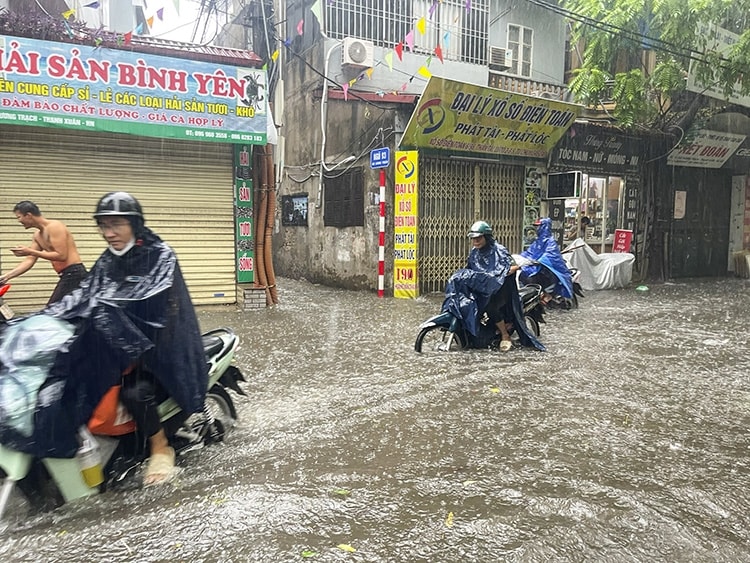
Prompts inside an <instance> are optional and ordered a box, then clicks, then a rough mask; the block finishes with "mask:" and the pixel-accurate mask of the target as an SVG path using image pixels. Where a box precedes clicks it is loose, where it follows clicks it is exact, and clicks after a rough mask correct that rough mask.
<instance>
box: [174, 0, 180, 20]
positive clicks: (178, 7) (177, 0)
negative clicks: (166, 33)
mask: <svg viewBox="0 0 750 563" xmlns="http://www.w3.org/2000/svg"><path fill="white" fill-rule="evenodd" d="M172 2H174V8H175V10H177V15H178V16H179V15H180V0H172Z"/></svg>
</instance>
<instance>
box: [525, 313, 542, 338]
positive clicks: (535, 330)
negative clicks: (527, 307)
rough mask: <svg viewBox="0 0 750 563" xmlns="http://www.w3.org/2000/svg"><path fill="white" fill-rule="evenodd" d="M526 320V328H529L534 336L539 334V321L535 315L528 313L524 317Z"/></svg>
mask: <svg viewBox="0 0 750 563" xmlns="http://www.w3.org/2000/svg"><path fill="white" fill-rule="evenodd" d="M524 320H525V321H526V328H527V329H528V330H529V332H530V333H531V334H533V335H534V336H537V337H538V336H539V334H540V331H539V323H538V322H537V321H536V319H535V318H534V317H531V316H529V315H526V316H525V317H524Z"/></svg>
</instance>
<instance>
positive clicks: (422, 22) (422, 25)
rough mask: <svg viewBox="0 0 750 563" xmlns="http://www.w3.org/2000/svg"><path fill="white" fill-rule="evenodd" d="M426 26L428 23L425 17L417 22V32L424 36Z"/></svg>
mask: <svg viewBox="0 0 750 563" xmlns="http://www.w3.org/2000/svg"><path fill="white" fill-rule="evenodd" d="M426 25H427V22H425V19H424V17H421V18H419V20H417V31H418V32H419V33H421V34H422V35H424V32H425V26H426Z"/></svg>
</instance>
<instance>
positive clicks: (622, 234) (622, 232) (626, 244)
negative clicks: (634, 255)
mask: <svg viewBox="0 0 750 563" xmlns="http://www.w3.org/2000/svg"><path fill="white" fill-rule="evenodd" d="M632 242H633V231H629V230H627V229H615V240H614V242H613V243H612V252H630V245H631V244H632Z"/></svg>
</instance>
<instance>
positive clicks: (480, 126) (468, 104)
mask: <svg viewBox="0 0 750 563" xmlns="http://www.w3.org/2000/svg"><path fill="white" fill-rule="evenodd" d="M580 110H581V107H580V106H577V105H573V104H566V103H564V102H556V101H552V100H547V99H543V98H534V97H530V96H523V95H521V94H513V93H512V92H506V91H505V90H498V89H497V88H489V87H487V86H476V85H474V84H466V83H464V82H457V81H455V80H448V79H446V78H437V77H435V76H433V77H431V78H430V81H429V82H428V83H427V86H425V89H424V92H423V93H422V97H421V98H420V100H419V104H418V105H417V109H416V110H415V111H414V113H413V114H412V116H411V119H410V120H409V123H408V125H407V126H406V131H405V132H404V136H403V139H402V140H401V146H403V147H409V148H431V149H441V150H446V151H451V152H457V151H458V152H474V153H488V154H497V155H510V156H521V157H533V158H546V156H547V155H548V154H549V152H550V150H552V147H554V146H555V144H556V143H557V141H559V140H560V138H561V137H562V136H563V135H564V134H565V131H567V130H568V128H569V127H570V126H571V125H572V124H573V122H574V121H575V119H576V117H577V116H578V114H579V112H580Z"/></svg>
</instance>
